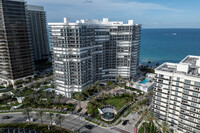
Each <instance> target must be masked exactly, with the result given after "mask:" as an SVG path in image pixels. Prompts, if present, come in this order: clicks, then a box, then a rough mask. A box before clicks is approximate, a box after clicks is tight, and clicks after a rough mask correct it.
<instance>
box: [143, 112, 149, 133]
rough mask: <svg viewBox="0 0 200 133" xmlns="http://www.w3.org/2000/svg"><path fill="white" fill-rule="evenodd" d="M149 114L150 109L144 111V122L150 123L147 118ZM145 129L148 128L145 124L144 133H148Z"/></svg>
mask: <svg viewBox="0 0 200 133" xmlns="http://www.w3.org/2000/svg"><path fill="white" fill-rule="evenodd" d="M148 113H149V110H148V109H145V110H143V112H142V117H143V118H144V119H143V120H144V121H148V118H147V115H148ZM145 129H146V127H145V124H144V133H146V131H145Z"/></svg>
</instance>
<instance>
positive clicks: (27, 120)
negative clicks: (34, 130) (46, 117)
mask: <svg viewBox="0 0 200 133" xmlns="http://www.w3.org/2000/svg"><path fill="white" fill-rule="evenodd" d="M33 121H34V119H33V118H30V119H26V122H33Z"/></svg>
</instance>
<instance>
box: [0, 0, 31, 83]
mask: <svg viewBox="0 0 200 133" xmlns="http://www.w3.org/2000/svg"><path fill="white" fill-rule="evenodd" d="M31 49H32V46H31V39H30V35H29V28H28V23H27V14H26V2H24V1H23V0H0V83H2V84H6V85H9V84H10V83H12V84H14V82H15V81H16V80H19V79H23V78H28V77H33V76H34V62H33V57H32V52H31Z"/></svg>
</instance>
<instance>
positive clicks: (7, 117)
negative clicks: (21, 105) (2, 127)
mask: <svg viewBox="0 0 200 133" xmlns="http://www.w3.org/2000/svg"><path fill="white" fill-rule="evenodd" d="M12 117H13V116H3V119H10V118H12Z"/></svg>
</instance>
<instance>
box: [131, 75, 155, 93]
mask: <svg viewBox="0 0 200 133" xmlns="http://www.w3.org/2000/svg"><path fill="white" fill-rule="evenodd" d="M148 79H149V78H148ZM151 81H152V79H149V81H147V82H146V83H141V81H137V82H133V85H132V86H130V87H132V88H135V89H137V90H140V91H142V92H145V93H147V92H149V91H150V90H151V89H152V88H153V87H154V84H155V83H154V81H152V82H151ZM127 86H129V83H127Z"/></svg>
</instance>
